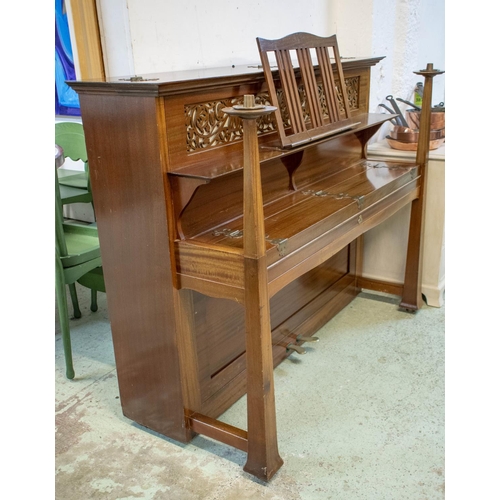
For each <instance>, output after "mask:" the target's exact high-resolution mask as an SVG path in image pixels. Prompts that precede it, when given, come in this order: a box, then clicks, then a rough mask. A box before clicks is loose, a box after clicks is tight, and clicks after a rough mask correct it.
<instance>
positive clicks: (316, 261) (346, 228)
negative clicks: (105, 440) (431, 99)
mask: <svg viewBox="0 0 500 500" xmlns="http://www.w3.org/2000/svg"><path fill="white" fill-rule="evenodd" d="M381 59H382V58H380V57H371V58H348V59H345V60H343V63H342V65H341V69H343V74H342V72H340V73H339V71H338V70H339V68H338V63H337V62H336V63H334V64H333V68H334V70H335V75H336V78H338V76H339V74H340V75H342V77H343V85H341V84H340V82H338V81H336V82H335V83H336V86H337V89H338V92H339V94H342V93H344V96H341V97H345V99H343V100H342V101H341V106H340V112H341V114H342V116H344V118H345V117H346V116H347V113H346V110H345V109H343V108H342V102H344V103H347V105H348V107H349V114H350V117H351V120H352V121H353V123H355V124H356V125H355V126H354V127H352V128H348V129H347V130H344V131H341V132H338V133H336V134H335V135H332V136H326V137H322V138H319V139H318V140H316V141H312V142H307V143H304V144H302V145H298V146H296V147H293V148H284V147H283V146H282V144H281V143H280V140H279V133H278V132H279V131H278V127H277V122H276V114H275V113H270V114H267V115H265V116H260V117H259V118H257V119H256V120H255V127H254V129H248V130H250V132H248V134H250V135H252V134H254V135H255V136H254V137H253V139H252V138H251V137H250V136H249V137H248V140H249V141H251V140H254V144H257V145H258V146H257V149H256V152H255V151H253V153H255V154H254V155H253V156H252V154H251V153H252V152H248V151H245V150H244V143H245V140H244V139H245V137H244V134H243V122H244V120H243V119H240V118H238V117H235V116H232V115H230V114H228V113H227V110H228V108H231V109H234V108H235V107H236V108H238V107H242V106H243V96H245V95H253V96H255V103H257V105H261V107H262V106H265V107H267V106H270V105H271V104H272V103H271V99H270V95H269V86H268V84H267V83H266V78H265V74H264V72H263V70H262V67H261V66H260V65H258V64H256V65H249V66H240V67H227V68H217V69H200V70H192V71H182V72H172V73H161V74H147V75H146V74H145V75H133V76H124V77H116V78H106V79H103V80H88V81H72V82H68V84H69V85H70V86H71V87H72V88H73V89H75V90H76V91H77V92H78V94H79V98H80V105H81V112H82V121H83V126H84V131H85V139H86V145H87V150H88V158H89V169H90V176H91V184H92V192H93V196H94V206H95V214H96V221H97V225H98V231H99V238H100V244H101V252H102V262H103V269H104V276H105V281H106V291H107V302H108V308H109V316H110V322H111V330H112V338H113V345H114V351H115V358H116V369H117V377H118V383H119V390H120V398H121V404H122V409H123V413H124V415H125V416H126V417H128V418H130V419H131V420H133V421H135V422H137V423H138V424H140V425H142V426H145V427H147V428H149V429H152V430H154V431H156V432H158V433H160V434H162V435H165V436H168V437H170V438H172V439H174V440H177V441H180V442H184V443H186V442H189V441H190V440H191V439H192V438H193V436H194V435H196V434H197V433H200V434H204V435H207V436H209V437H211V438H214V439H217V440H219V441H221V442H224V443H226V444H228V445H231V446H235V447H237V448H239V449H241V450H244V451H246V452H247V453H248V462H247V464H246V466H245V468H244V469H245V470H246V471H248V472H249V473H250V474H253V475H255V476H256V477H259V478H261V479H263V480H269V479H270V478H271V477H272V475H273V474H274V473H275V472H276V471H277V470H278V469H279V467H280V466H281V465H282V463H283V462H282V460H281V458H280V457H279V453H278V449H277V436H276V422H275V408H274V392H273V390H274V389H273V387H274V386H273V376H272V375H273V374H272V370H273V367H275V366H277V365H278V364H279V363H280V362H281V361H282V360H284V359H285V358H286V357H287V356H290V355H297V352H300V351H301V345H302V344H303V343H304V342H306V341H310V340H314V338H312V337H313V335H314V333H315V332H316V331H317V330H318V329H319V328H320V327H322V326H323V325H324V324H325V323H326V322H328V321H329V320H330V319H331V318H332V317H333V316H334V315H335V314H336V313H338V312H339V311H340V310H341V309H342V308H344V307H345V306H346V305H347V304H349V302H350V301H352V300H353V298H354V297H355V296H356V295H357V294H358V293H359V292H360V281H359V278H360V269H361V258H362V241H363V233H364V232H366V231H367V230H369V229H370V228H372V227H374V226H375V225H377V224H379V223H381V222H383V221H384V220H386V219H387V218H388V217H390V216H391V215H392V214H394V213H395V212H396V211H397V210H399V209H400V208H401V207H403V206H404V205H406V204H408V203H410V204H412V224H411V228H410V235H409V237H410V245H409V254H408V265H407V277H406V279H405V286H404V288H405V290H404V292H403V300H402V307H403V308H405V309H407V310H413V311H414V310H417V309H418V308H419V307H420V304H421V295H420V290H419V272H420V271H419V248H420V240H419V237H420V225H421V213H420V212H421V210H422V206H421V205H422V200H423V196H424V183H423V181H424V175H423V174H424V172H425V162H426V152H425V151H423V152H422V153H421V156H420V157H419V158H417V162H415V161H413V162H405V161H403V160H402V161H387V162H386V161H382V160H380V159H377V160H370V159H369V158H367V156H366V146H367V143H368V141H369V139H370V138H371V137H372V136H373V135H374V134H375V133H376V132H377V130H379V128H380V127H381V125H382V124H383V123H385V122H386V121H387V120H389V119H390V118H392V117H393V115H388V114H371V113H368V106H369V90H370V69H371V67H372V66H374V65H375V64H377V63H378V62H379V61H380V60H381ZM272 71H274V70H272ZM276 78H278V77H276ZM297 79H298V80H300V75H299V73H298V70H297ZM279 105H280V106H283V104H282V103H281V104H279ZM429 107H430V106H429ZM286 113H287V110H286V109H284V108H283V109H281V115H282V117H283V119H284V120H285V121H286V120H287V115H286ZM248 144H249V143H245V147H249V146H248ZM424 149H425V148H424ZM245 162H247V163H248V162H249V163H252V162H253V164H254V166H255V165H256V170H255V169H254V171H253V174H252V175H254V177H249V178H247V179H245V169H247V165H245V168H244V164H245ZM255 176H257V177H255ZM244 184H245V187H244ZM252 186H253V187H252ZM252 189H253V190H254V192H250V191H251V190H252ZM244 194H245V196H244ZM259 196H260V198H259ZM244 198H246V199H247V201H245V209H244ZM250 198H251V202H252V203H253V205H252V203H250V204H249V202H248V200H250ZM259 200H260V201H259ZM259 203H260V206H256V204H257V205H259ZM252 206H253V207H254V208H252ZM255 207H256V208H255ZM254 211H255V213H254ZM245 212H246V213H245ZM259 216H260V217H261V219H260V221H259ZM245 217H246V220H247V223H246V224H249V223H248V221H250V219H252V218H254V219H253V220H254V222H255V221H257V222H255V224H256V225H254V226H253V227H254V230H255V227H256V228H257V230H258V231H260V232H261V233H262V234H260V236H259V237H257V236H256V237H255V238H254V240H255V241H258V245H257V246H259V245H260V248H261V249H263V251H262V252H261V253H260V254H259V252H258V251H257V253H255V252H254V253H253V254H252V252H251V251H249V248H250V247H255V245H254V243H253V242H252V237H250V234H249V229H248V228H251V227H252V226H251V225H245V224H244V218H245ZM244 226H245V228H246V233H247V237H246V238H245V231H244ZM245 245H248V246H247V252H245ZM253 250H255V248H253ZM257 250H258V249H257ZM257 275H258V276H257ZM266 308H267V309H266ZM247 368H248V369H247ZM245 393H247V395H248V398H249V401H248V429H247V430H244V429H238V428H235V427H233V426H231V425H228V424H224V423H222V422H220V421H218V420H217V417H218V416H219V415H220V414H221V413H223V412H224V411H225V410H226V409H227V408H229V407H230V406H231V405H232V404H233V403H234V402H235V401H237V400H238V399H239V398H240V397H242V396H243V395H244V394H245ZM291 404H294V403H293V402H291Z"/></svg>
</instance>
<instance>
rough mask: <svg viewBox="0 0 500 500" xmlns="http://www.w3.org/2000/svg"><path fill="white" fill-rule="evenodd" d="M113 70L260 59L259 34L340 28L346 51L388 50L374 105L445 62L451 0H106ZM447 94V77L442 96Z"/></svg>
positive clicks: (437, 92) (106, 42) (378, 72)
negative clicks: (424, 70)
mask: <svg viewBox="0 0 500 500" xmlns="http://www.w3.org/2000/svg"><path fill="white" fill-rule="evenodd" d="M98 6H99V21H100V26H101V32H102V44H103V49H104V53H105V65H106V72H107V74H108V75H109V76H121V75H129V74H134V73H137V74H140V73H152V72H160V71H174V70H184V69H196V68H205V67H217V66H226V65H229V66H230V65H232V64H234V65H239V64H247V63H248V64H252V63H258V62H259V56H258V53H257V46H256V43H255V38H256V37H257V36H261V37H264V38H279V37H282V36H284V35H287V34H289V33H293V32H296V31H306V32H310V33H314V34H317V35H321V36H327V35H330V34H332V33H337V34H338V37H339V45H340V51H341V55H343V56H345V57H352V56H386V57H385V59H384V60H383V61H382V62H381V63H379V64H378V65H377V66H376V67H375V68H374V69H373V76H372V87H371V109H370V110H371V111H375V110H376V109H377V105H378V104H379V103H380V102H384V99H385V97H386V96H387V95H388V94H393V95H395V96H397V97H402V98H404V99H406V98H408V97H410V96H411V92H412V89H413V87H414V85H415V83H416V82H417V81H418V77H417V76H416V75H414V74H413V71H415V70H417V69H421V68H424V67H425V65H426V64H427V63H428V62H433V63H434V66H435V67H437V68H440V69H444V66H445V64H444V63H445V60H444V59H445V57H444V21H445V19H444V17H445V9H444V0H404V1H403V0H308V1H306V2H304V1H303V0H300V1H299V0H273V1H253V2H249V1H242V0H231V1H228V0H211V1H206V0H205V1H197V0H193V1H192V2H186V3H181V2H178V1H173V0H170V1H168V0H98ZM440 101H444V77H441V78H439V79H436V83H435V89H434V99H433V102H434V103H439V102H440Z"/></svg>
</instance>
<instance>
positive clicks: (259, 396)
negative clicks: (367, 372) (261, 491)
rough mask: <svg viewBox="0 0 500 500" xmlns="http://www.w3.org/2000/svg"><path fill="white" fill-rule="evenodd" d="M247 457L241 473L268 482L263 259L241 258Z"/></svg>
mask: <svg viewBox="0 0 500 500" xmlns="http://www.w3.org/2000/svg"><path fill="white" fill-rule="evenodd" d="M245 286H246V287H245V324H246V359H247V427H248V457H247V462H246V464H245V466H244V467H243V470H245V471H246V472H248V473H250V474H253V475H254V476H256V477H258V478H259V479H262V480H264V481H269V480H270V479H271V477H272V476H273V475H274V474H275V473H276V471H277V470H278V469H279V468H280V467H281V466H282V465H283V460H282V458H281V457H280V455H279V452H278V438H277V433H276V407H275V401H274V378H273V377H274V376H273V354H272V344H271V320H270V307H269V297H268V291H267V267H266V258H265V256H264V257H261V258H257V259H252V258H248V257H247V258H245Z"/></svg>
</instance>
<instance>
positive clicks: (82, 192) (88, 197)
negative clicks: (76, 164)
mask: <svg viewBox="0 0 500 500" xmlns="http://www.w3.org/2000/svg"><path fill="white" fill-rule="evenodd" d="M55 143H56V144H58V145H59V146H61V148H62V149H63V151H64V156H65V158H71V159H72V160H73V161H77V160H81V161H82V162H83V163H84V168H85V170H84V171H83V172H82V171H81V170H72V169H66V168H60V169H58V172H57V177H58V180H59V189H60V194H61V203H62V204H63V205H67V204H70V203H92V190H91V187H90V177H89V170H88V157H87V149H86V146H85V135H84V133H83V125H82V124H81V123H77V122H60V123H56V125H55Z"/></svg>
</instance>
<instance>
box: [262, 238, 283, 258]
mask: <svg viewBox="0 0 500 500" xmlns="http://www.w3.org/2000/svg"><path fill="white" fill-rule="evenodd" d="M266 241H268V242H269V243H271V245H276V249H277V250H278V253H279V255H280V257H284V256H285V255H286V254H287V253H288V239H287V238H274V239H269V238H266Z"/></svg>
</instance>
